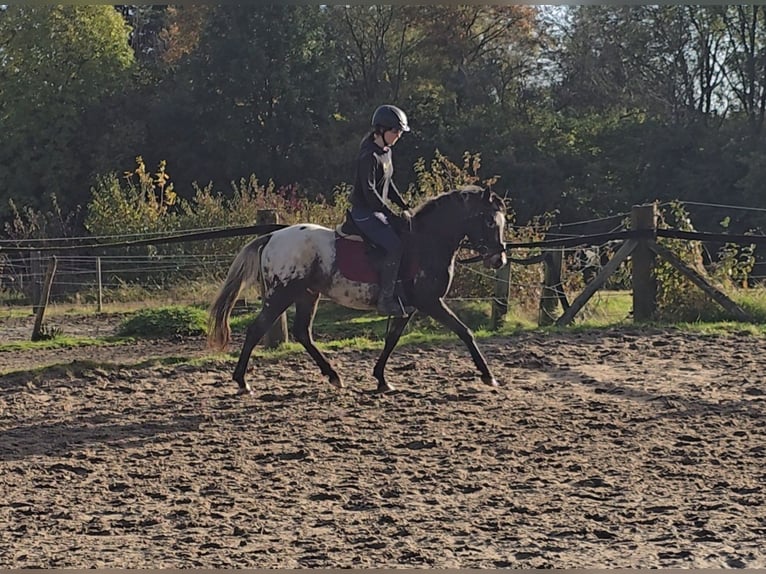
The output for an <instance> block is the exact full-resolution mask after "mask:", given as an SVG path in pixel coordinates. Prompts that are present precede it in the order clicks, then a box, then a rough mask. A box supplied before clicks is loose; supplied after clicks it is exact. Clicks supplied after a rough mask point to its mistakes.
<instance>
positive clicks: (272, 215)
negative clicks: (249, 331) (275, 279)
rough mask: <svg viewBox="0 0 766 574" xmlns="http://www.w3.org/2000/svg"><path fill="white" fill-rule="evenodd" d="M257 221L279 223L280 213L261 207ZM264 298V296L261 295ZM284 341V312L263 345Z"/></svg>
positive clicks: (269, 347) (285, 322) (270, 345)
mask: <svg viewBox="0 0 766 574" xmlns="http://www.w3.org/2000/svg"><path fill="white" fill-rule="evenodd" d="M256 223H257V224H258V225H261V224H265V223H279V214H278V213H277V210H276V209H261V210H259V211H258V213H257V214H256ZM264 292H265V288H264V284H263V280H261V294H263V293H264ZM261 300H263V297H261ZM282 343H287V314H286V313H282V314H281V315H280V316H279V318H278V319H277V320H276V321H275V322H274V325H273V326H272V327H271V329H269V331H268V332H267V333H266V334H265V335H264V336H263V345H264V346H265V347H266V348H267V349H274V348H275V347H279V345H281V344H282Z"/></svg>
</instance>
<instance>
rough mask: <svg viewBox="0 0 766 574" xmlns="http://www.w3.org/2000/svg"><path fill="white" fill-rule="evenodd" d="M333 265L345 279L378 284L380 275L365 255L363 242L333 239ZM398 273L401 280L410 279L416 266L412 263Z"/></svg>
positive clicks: (340, 238)
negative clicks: (334, 264)
mask: <svg viewBox="0 0 766 574" xmlns="http://www.w3.org/2000/svg"><path fill="white" fill-rule="evenodd" d="M335 263H336V265H337V266H338V271H340V274H341V275H343V276H344V277H345V278H346V279H350V280H351V281H357V282H359V283H379V282H380V275H379V274H378V271H377V269H375V267H374V266H373V265H372V262H371V261H370V258H369V256H368V255H367V253H366V244H365V243H364V242H363V241H354V240H351V239H345V238H343V237H336V238H335ZM402 267H403V269H402V270H401V271H400V273H399V276H400V277H401V278H402V279H412V278H413V277H414V276H415V273H416V271H417V266H416V265H415V264H414V263H412V264H410V265H408V266H406V268H404V267H405V266H402Z"/></svg>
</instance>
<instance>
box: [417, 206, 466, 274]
mask: <svg viewBox="0 0 766 574" xmlns="http://www.w3.org/2000/svg"><path fill="white" fill-rule="evenodd" d="M446 209H450V210H451V212H450V213H446V214H445V213H444V210H446ZM462 221H463V217H462V214H461V213H458V212H457V207H456V206H452V205H450V206H445V207H444V208H443V210H434V211H431V212H430V213H427V214H424V215H423V216H422V218H421V219H420V220H419V221H416V222H415V229H416V236H418V237H417V241H416V245H417V246H418V247H419V249H420V251H421V252H425V253H428V255H429V256H433V257H435V259H436V260H438V263H442V261H441V260H442V259H446V260H451V259H452V258H453V257H454V255H455V253H456V252H457V250H458V247H460V243H461V241H462V240H463V238H464V237H465V231H464V229H463V226H462ZM448 222H460V225H455V224H450V223H448ZM436 260H435V261H434V262H437V261H436ZM423 262H424V263H425V261H423Z"/></svg>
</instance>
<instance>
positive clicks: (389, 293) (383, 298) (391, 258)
mask: <svg viewBox="0 0 766 574" xmlns="http://www.w3.org/2000/svg"><path fill="white" fill-rule="evenodd" d="M400 260H401V256H400V255H399V254H398V253H388V254H387V255H386V258H385V259H384V260H383V265H382V266H381V269H380V294H379V295H378V313H380V314H381V315H388V316H392V317H406V316H407V313H406V312H405V310H404V308H403V307H402V303H401V301H400V300H399V298H398V297H396V296H395V294H394V292H395V290H396V280H397V278H398V276H399V262H400Z"/></svg>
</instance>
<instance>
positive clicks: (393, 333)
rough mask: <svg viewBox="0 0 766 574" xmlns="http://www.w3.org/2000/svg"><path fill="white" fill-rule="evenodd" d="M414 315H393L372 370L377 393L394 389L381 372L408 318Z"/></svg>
mask: <svg viewBox="0 0 766 574" xmlns="http://www.w3.org/2000/svg"><path fill="white" fill-rule="evenodd" d="M414 315H415V313H412V314H410V315H407V316H406V317H395V318H394V319H393V323H392V325H391V328H390V329H389V331H388V335H386V343H385V345H384V346H383V351H382V352H381V353H380V355H379V356H378V360H377V361H376V363H375V367H374V368H373V370H372V375H373V376H374V377H375V378H376V379H378V389H377V392H379V393H386V392H389V391H393V390H394V387H393V386H392V385H391V384H389V383H388V381H386V377H385V375H384V374H383V372H384V371H385V369H386V362H387V361H388V357H390V356H391V352H392V351H393V350H394V347H396V344H397V343H398V342H399V338H400V337H401V336H402V332H404V328H405V327H406V326H407V323H409V321H410V319H411V318H412V317H413V316H414Z"/></svg>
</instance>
